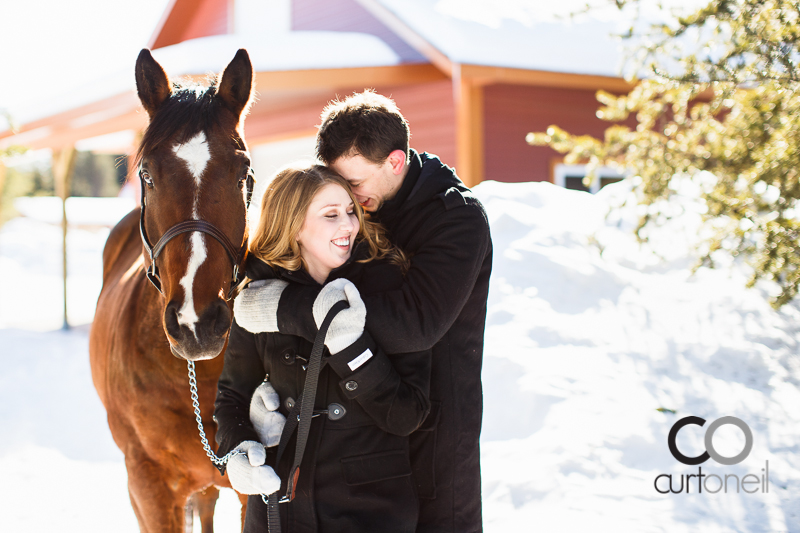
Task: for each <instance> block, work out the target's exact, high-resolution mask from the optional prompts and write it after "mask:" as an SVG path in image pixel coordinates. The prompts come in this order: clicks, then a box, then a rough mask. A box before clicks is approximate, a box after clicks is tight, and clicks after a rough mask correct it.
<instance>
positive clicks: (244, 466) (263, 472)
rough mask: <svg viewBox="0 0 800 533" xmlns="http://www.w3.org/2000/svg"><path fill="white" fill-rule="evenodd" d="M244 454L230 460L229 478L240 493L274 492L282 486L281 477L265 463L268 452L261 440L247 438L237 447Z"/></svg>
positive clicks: (228, 467)
mask: <svg viewBox="0 0 800 533" xmlns="http://www.w3.org/2000/svg"><path fill="white" fill-rule="evenodd" d="M236 451H239V452H242V454H239V455H234V456H233V457H231V459H230V461H228V466H227V472H228V479H229V480H230V482H231V487H233V490H235V491H236V492H238V493H239V494H272V493H273V492H275V491H276V490H278V489H280V488H281V479H280V478H279V477H278V475H277V474H276V473H275V471H274V470H273V469H272V468H271V467H269V466H267V465H265V464H264V461H266V459H267V453H266V451H265V450H264V445H263V444H261V443H260V442H255V441H252V440H246V441H244V442H243V443H241V444H239V446H237V447H236Z"/></svg>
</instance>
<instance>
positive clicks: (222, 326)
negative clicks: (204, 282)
mask: <svg viewBox="0 0 800 533" xmlns="http://www.w3.org/2000/svg"><path fill="white" fill-rule="evenodd" d="M213 313H214V315H213V319H212V320H213V324H214V329H213V331H214V335H216V336H217V337H222V336H224V335H225V334H226V333H228V329H230V327H231V319H232V315H231V310H230V309H229V308H228V304H226V303H225V302H223V301H222V300H219V301H218V302H217V303H216V304H214V310H213Z"/></svg>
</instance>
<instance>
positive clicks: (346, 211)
mask: <svg viewBox="0 0 800 533" xmlns="http://www.w3.org/2000/svg"><path fill="white" fill-rule="evenodd" d="M358 230H359V225H358V218H357V217H356V214H355V205H353V201H352V200H351V199H350V195H349V194H348V193H347V191H345V190H344V189H343V188H342V187H341V186H340V185H338V184H336V183H329V184H327V185H325V186H324V187H323V188H322V189H320V190H319V191H318V192H317V194H316V195H314V199H313V200H311V204H310V205H309V206H308V211H306V218H305V220H304V221H303V227H302V228H301V229H300V232H299V233H298V234H297V237H296V239H297V242H298V243H299V244H300V255H301V256H302V258H303V261H304V262H305V264H306V266H307V267H308V273H309V274H311V277H312V278H314V279H315V280H316V281H317V282H318V283H323V282H324V281H325V280H326V279H327V278H328V274H330V272H331V270H333V269H334V268H336V267H339V266H341V265H343V264H344V262H345V261H347V260H348V259H349V258H350V253H351V252H352V250H353V244H354V242H355V239H356V235H358Z"/></svg>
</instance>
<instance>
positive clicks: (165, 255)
mask: <svg viewBox="0 0 800 533" xmlns="http://www.w3.org/2000/svg"><path fill="white" fill-rule="evenodd" d="M136 88H137V91H138V94H139V99H140V100H141V102H142V105H143V106H144V109H145V110H146V111H147V114H148V115H149V116H150V124H149V125H148V127H147V129H146V130H145V132H144V135H143V137H142V141H141V144H140V147H139V152H138V154H137V155H138V157H137V159H138V163H139V165H138V168H139V178H140V180H141V187H142V208H141V220H140V229H141V234H142V240H143V245H144V251H145V254H144V255H145V267H146V268H147V277H148V278H150V280H151V281H152V282H153V285H154V286H155V288H156V289H157V290H158V291H159V292H161V294H162V296H163V297H162V298H161V311H162V325H163V327H164V332H165V333H166V335H167V339H168V340H169V344H170V348H171V350H172V353H173V354H174V355H175V356H177V357H180V358H184V359H187V360H190V361H196V360H202V359H211V358H214V357H216V356H217V355H219V354H220V353H221V352H222V350H223V348H224V346H225V342H226V340H227V336H228V332H229V331H230V326H231V321H232V318H233V314H232V311H231V302H230V298H229V296H228V295H229V294H230V293H231V292H232V287H233V286H234V285H235V284H236V279H237V272H238V269H239V267H240V266H241V264H242V263H243V261H244V252H245V250H246V245H247V217H246V212H247V206H246V204H247V202H248V201H249V195H250V194H251V193H252V176H251V169H250V155H249V152H248V150H247V145H246V143H245V140H244V131H243V130H244V117H245V116H246V115H247V110H248V106H249V103H250V98H251V95H252V92H253V67H252V64H251V63H250V58H249V56H248V55H247V52H246V51H245V50H239V51H238V52H237V53H236V56H235V57H234V58H233V60H232V61H231V62H230V64H228V66H227V67H226V68H225V70H224V71H223V72H222V74H220V75H219V76H217V77H216V78H215V79H213V80H212V81H211V82H210V84H209V86H208V87H205V86H199V85H195V84H191V83H187V84H175V83H172V82H171V81H170V79H169V78H168V77H167V74H166V73H165V72H164V69H163V68H161V65H159V64H158V63H157V62H156V61H155V59H153V56H152V55H151V54H150V52H149V51H148V50H142V52H141V53H140V54H139V58H138V59H137V61H136ZM153 243H155V244H153ZM144 290H152V288H151V287H146V288H145V289H144Z"/></svg>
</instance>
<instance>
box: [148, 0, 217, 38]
mask: <svg viewBox="0 0 800 533" xmlns="http://www.w3.org/2000/svg"><path fill="white" fill-rule="evenodd" d="M228 1H229V0H177V1H176V2H175V5H174V6H173V7H172V11H171V12H170V13H169V15H168V17H167V20H166V21H165V22H164V26H163V27H162V29H161V32H160V33H159V34H158V37H157V38H156V39H155V41H154V42H153V44H152V48H154V49H155V48H162V47H165V46H170V45H173V44H178V43H181V42H183V41H188V40H189V39H197V38H198V37H209V36H211V35H224V34H226V33H228V17H229V14H230V13H229V8H228Z"/></svg>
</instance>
